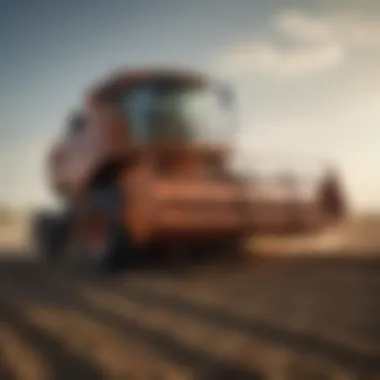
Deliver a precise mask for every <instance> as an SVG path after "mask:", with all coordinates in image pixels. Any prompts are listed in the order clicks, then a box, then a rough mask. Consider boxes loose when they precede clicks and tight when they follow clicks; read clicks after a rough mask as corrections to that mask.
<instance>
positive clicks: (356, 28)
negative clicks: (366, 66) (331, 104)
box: [218, 11, 380, 77]
mask: <svg viewBox="0 0 380 380" xmlns="http://www.w3.org/2000/svg"><path fill="white" fill-rule="evenodd" d="M268 32H269V33H271V34H273V33H275V35H276V36H277V37H281V38H282V39H284V38H285V39H286V40H287V42H290V43H289V44H284V43H281V42H279V39H270V38H267V39H261V40H258V39H253V40H252V41H248V42H244V43H239V44H237V45H235V46H232V47H231V48H230V49H229V50H227V51H225V52H224V54H223V55H222V57H220V58H219V64H218V67H219V68H220V69H221V70H222V71H223V72H225V73H238V74H248V73H258V74H269V75H277V76H283V77H284V76H285V77H289V76H295V75H304V74H310V73H317V72H326V71H328V70H332V69H335V68H339V67H341V66H342V65H344V64H345V63H347V62H348V61H349V60H350V59H351V58H352V57H354V55H355V53H357V54H360V53H362V50H361V52H358V49H363V48H365V49H367V50H368V52H371V51H373V50H375V51H379V52H380V43H379V41H378V38H377V36H378V35H379V33H380V23H379V22H378V20H376V19H374V18H370V17H364V16H361V15H357V14H351V13H344V12H343V13H336V14H329V15H325V16H320V17H317V16H311V15H308V14H305V13H302V12H297V11H286V12H281V13H279V14H277V15H276V16H275V17H274V18H273V22H272V24H271V25H270V29H269V30H268Z"/></svg>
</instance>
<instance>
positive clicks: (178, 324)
mask: <svg viewBox="0 0 380 380" xmlns="http://www.w3.org/2000/svg"><path fill="white" fill-rule="evenodd" d="M4 253H10V252H4ZM10 257H13V258H10ZM0 379H1V380H3V379H4V380H7V379H25V380H26V379H28V380H29V379H30V380H45V379H54V380H55V379H58V380H60V379H62V380H63V379H64V380H68V379H70V380H71V379H81V380H85V379H168V380H170V379H173V380H174V379H202V380H203V379H204V380H213V379H215V380H216V379H220V380H224V379H234V380H235V379H236V380H239V379H242V380H244V379H252V380H261V379H262V380H264V379H265V380H267V379H268V380H269V379H273V380H277V379H278V380H288V379H289V380H317V379H318V380H322V379H323V380H325V379H326V380H328V379H334V380H335V379H336V380H338V379H339V380H346V379H355V380H359V379H360V380H367V379H368V380H375V379H380V259H378V258H371V259H368V258H367V259H364V258H362V259H358V258H355V259H353V258H351V259H346V260H341V259H332V258H330V259H326V258H325V259H321V258H319V259H311V258H309V259H279V258H276V259H260V260H256V261H255V260H253V261H252V262H251V263H250V264H246V265H244V264H242V263H241V264H239V265H236V266H233V265H227V264H212V265H211V266H208V267H202V266H200V267H192V268H190V267H187V268H182V270H180V269H178V268H177V269H175V268H172V269H167V270H158V269H155V270H148V269H145V270H140V271H130V272H126V273H123V274H120V275H117V276H113V277H108V278H88V277H87V278H85V277H83V276H80V275H79V274H78V273H74V272H73V271H68V270H67V269H64V268H56V269H52V268H47V267H45V266H43V265H41V264H38V263H36V262H33V261H32V260H31V259H30V258H29V259H28V258H26V257H23V255H22V254H17V255H16V254H14V255H11V254H9V255H6V254H4V255H3V258H2V261H1V262H0Z"/></svg>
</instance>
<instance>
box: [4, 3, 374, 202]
mask: <svg viewBox="0 0 380 380" xmlns="http://www.w3.org/2000/svg"><path fill="white" fill-rule="evenodd" d="M0 7H1V8H0V9H1V10H0V46H1V47H2V50H3V53H2V54H1V56H0V63H1V64H0V83H1V86H0V121H1V123H0V201H2V202H10V203H12V204H19V205H24V204H26V205H28V204H34V203H40V202H45V201H46V200H48V199H49V196H50V194H49V192H48V190H47V188H46V183H45V182H44V162H43V158H44V153H45V150H46V148H47V146H48V144H49V143H50V142H51V141H52V139H54V137H55V136H56V135H57V134H58V133H59V131H60V128H61V127H62V122H63V120H64V118H65V115H66V113H67V112H68V110H69V109H70V108H71V107H73V106H75V105H76V104H77V103H78V102H79V101H80V99H81V98H80V97H81V95H82V91H83V90H84V88H85V87H86V86H88V85H89V84H91V83H92V82H93V80H96V79H98V78H100V77H102V76H103V75H104V74H107V73H108V72H109V70H112V69H119V68H121V67H123V66H126V67H128V66H129V65H138V64H141V63H143V64H145V63H154V62H156V63H160V64H164V63H168V64H172V65H173V64H174V65H180V66H183V65H184V66H187V67H192V68H195V69H200V70H202V71H205V72H206V73H212V74H215V75H217V76H222V77H224V78H226V79H227V80H229V81H230V82H231V84H232V85H233V86H234V88H235V90H236V92H237V95H238V100H239V112H240V117H239V119H240V123H241V125H240V127H239V135H238V136H237V143H238V146H239V149H240V155H241V156H242V157H244V162H249V159H251V157H253V155H254V154H256V153H261V152H264V153H265V152H275V153H277V152H278V153H282V152H284V153H285V154H288V153H292V154H293V153H294V154H295V155H296V154H298V153H299V154H306V155H312V156H313V155H315V156H318V157H326V158H331V159H333V160H334V161H335V162H337V164H338V165H339V167H340V169H341V170H342V173H343V177H344V180H345V183H346V184H347V186H348V190H349V195H350V198H351V200H352V203H353V206H354V207H355V208H358V209H373V208H377V209H380V196H379V195H378V194H380V176H379V174H378V173H379V169H380V149H379V141H380V114H379V110H380V93H379V90H378V89H379V85H380V75H379V74H380V69H379V67H380V40H379V38H378V36H379V34H380V26H379V25H380V5H379V3H378V1H375V0H373V1H370V0H362V1H361V2H358V1H350V0H347V1H339V0H330V1H322V0H318V1H317V0H314V1H307V0H304V1H291V0H282V1H280V0H266V1H264V0H259V1H254V0H234V1H229V0H228V1H227V0H218V1H217V0H191V1H190V0H182V1H180V0H177V1H175V0H137V1H126V0H124V1H122V0H107V1H105V0H104V1H99V0H91V1H90V0H89V1H83V0H82V1H80V0H78V1H73V0H67V1H65V2H59V1H43V0H41V1H31V0H29V1H20V0H8V1H5V0H0Z"/></svg>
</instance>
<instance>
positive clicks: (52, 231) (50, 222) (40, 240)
mask: <svg viewBox="0 0 380 380" xmlns="http://www.w3.org/2000/svg"><path fill="white" fill-rule="evenodd" d="M67 227H68V225H67V220H66V218H65V217H64V216H62V215H56V214H54V213H51V212H41V213H39V214H37V215H36V216H35V218H34V221H33V223H32V245H33V251H34V253H35V255H36V256H37V258H38V259H39V260H42V261H43V262H45V263H48V264H53V263H56V262H57V261H59V260H60V259H61V258H62V256H63V255H64V252H65V248H66V243H67V234H68V228H67Z"/></svg>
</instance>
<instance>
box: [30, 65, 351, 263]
mask: <svg viewBox="0 0 380 380" xmlns="http://www.w3.org/2000/svg"><path fill="white" fill-rule="evenodd" d="M233 113H234V97H233V93H232V92H231V90H230V89H229V88H228V87H227V86H225V85H221V84H219V83H216V81H213V80H211V79H210V78H208V77H206V76H203V75H201V74H199V73H194V72H189V71H185V70H145V71H143V70H140V71H126V72H122V73H120V74H116V75H114V76H112V77H110V78H108V79H106V80H105V81H103V82H102V83H101V84H100V85H97V86H94V87H93V88H91V89H90V90H89V91H88V93H87V94H86V96H85V101H84V105H83V107H82V108H81V109H80V110H78V111H77V112H75V113H74V114H73V115H72V116H71V118H70V119H69V120H68V123H67V129H66V131H65V133H64V135H63V136H62V138H61V139H60V140H59V141H58V142H57V144H56V145H55V146H54V147H53V149H52V151H51V153H50V156H49V158H48V168H49V180H50V183H51V186H52V189H53V190H54V192H55V193H56V194H57V195H58V197H59V199H60V200H61V203H62V208H63V209H62V211H60V212H40V213H39V214H38V215H36V218H35V221H34V224H33V237H34V242H35V249H36V252H38V253H39V254H40V255H42V256H43V257H44V258H46V259H49V260H52V261H55V260H57V259H58V258H62V257H64V256H65V255H67V254H68V252H70V254H71V255H74V256H75V257H76V258H78V259H80V262H81V263H84V264H86V265H87V266H88V268H92V269H94V270H95V269H96V270H107V269H110V268H120V267H125V265H128V264H130V265H131V263H133V262H135V261H136V260H137V259H138V258H139V257H140V256H141V255H143V252H146V251H147V249H148V248H150V249H151V251H153V252H158V251H161V252H162V249H161V250H159V249H158V247H161V248H162V247H165V248H169V247H173V246H175V247H179V246H182V247H190V246H191V247H195V246H196V247H197V249H196V250H197V252H202V254H203V255H208V254H209V252H211V250H212V248H214V249H215V247H220V248H218V249H220V251H219V252H220V254H222V251H223V249H226V247H229V249H231V247H232V246H233V247H235V250H238V247H239V245H241V244H243V242H244V241H245V240H246V238H247V237H249V236H251V235H254V234H260V233H274V234H279V233H286V234H292V233H299V232H302V231H315V230H319V229H322V228H325V227H327V226H330V225H331V224H334V223H337V222H338V221H339V220H340V219H342V218H343V216H344V213H345V206H344V203H343V198H342V194H341V189H340V185H339V183H338V179H337V177H336V175H335V174H334V173H332V172H327V173H326V175H324V176H323V178H322V180H321V182H320V183H319V184H318V185H317V186H316V189H315V192H314V193H313V194H312V195H311V196H309V197H307V198H305V197H300V196H299V194H298V192H297V186H298V185H297V183H296V182H295V181H294V179H293V178H292V176H286V175H285V176H283V178H282V181H277V182H278V183H276V185H275V186H269V185H268V184H266V183H265V182H263V181H260V180H259V179H257V178H255V177H252V176H244V175H241V174H238V173H237V172H236V171H234V170H232V169H231V168H230V166H229V163H230V162H231V157H232V155H233V153H234V150H233V147H232V146H231V143H230V142H231V138H232V137H233V135H232V133H233V130H234V127H235V125H232V124H233V121H232V118H231V116H232V115H233ZM285 174H286V173H285ZM153 247H155V249H153V250H152V248H153ZM200 247H203V248H207V249H200ZM179 252H180V250H179ZM157 255H158V253H157Z"/></svg>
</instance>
